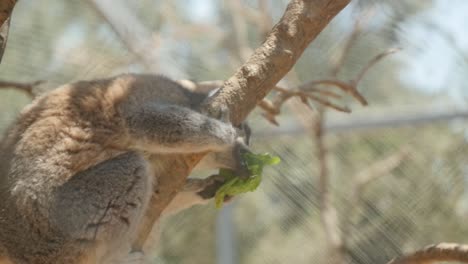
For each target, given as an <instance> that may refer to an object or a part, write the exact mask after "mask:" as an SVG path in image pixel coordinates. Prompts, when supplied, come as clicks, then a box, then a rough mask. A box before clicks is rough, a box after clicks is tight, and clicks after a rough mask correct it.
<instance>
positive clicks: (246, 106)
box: [132, 0, 350, 250]
mask: <svg viewBox="0 0 468 264" xmlns="http://www.w3.org/2000/svg"><path fill="white" fill-rule="evenodd" d="M349 1H350V0H314V1H311V0H292V1H291V2H290V3H289V5H288V7H287V9H286V11H285V13H284V15H283V17H282V18H281V19H280V21H279V22H278V24H276V25H275V27H274V28H273V29H272V31H271V33H270V34H269V36H268V37H267V39H266V41H265V42H264V43H263V44H262V46H261V47H259V48H258V49H257V50H255V52H254V53H253V54H252V56H251V57H250V58H249V60H248V61H247V62H246V63H245V64H244V65H243V66H242V67H240V68H239V69H238V70H237V71H236V73H235V74H234V75H233V76H232V77H231V78H229V79H228V80H227V81H225V82H224V83H223V86H222V87H221V89H220V91H219V92H217V93H216V94H215V95H214V96H213V97H210V98H209V100H208V101H206V102H205V103H204V106H203V108H204V109H203V110H204V111H205V112H206V113H208V114H210V115H212V116H217V115H218V114H217V113H219V111H220V110H221V109H222V108H223V107H228V108H229V110H230V113H232V114H231V116H230V117H231V121H232V123H233V124H234V125H239V124H240V123H241V122H242V121H243V120H244V119H245V118H246V116H247V115H248V114H249V113H250V111H251V110H252V109H253V108H255V106H256V105H257V103H258V102H259V101H261V100H262V99H263V98H264V97H265V95H266V94H267V93H268V92H269V91H270V90H271V89H272V87H274V86H275V85H276V83H277V82H278V81H279V80H281V78H283V76H284V75H285V74H286V73H287V72H288V71H289V70H290V69H291V68H292V67H293V65H294V64H295V63H296V61H297V60H298V59H299V57H300V55H301V54H302V52H303V51H304V50H305V48H306V47H307V46H308V45H309V43H310V42H312V41H313V40H314V39H315V38H316V37H317V35H318V34H319V33H320V32H321V31H322V30H323V29H324V28H325V27H326V26H327V25H328V23H329V22H330V21H331V19H332V18H333V17H335V15H336V14H338V13H339V12H340V11H341V10H342V9H343V8H344V7H345V6H347V5H348V3H349ZM205 154H206V153H198V154H192V155H179V154H175V155H162V156H160V157H157V158H158V161H159V163H160V164H161V168H160V169H161V172H162V173H161V175H163V176H161V177H160V179H158V180H159V182H158V186H157V189H156V190H155V191H154V192H153V197H152V198H151V201H150V204H149V206H148V209H147V212H146V215H145V217H144V219H143V222H142V225H141V226H140V229H139V234H138V237H137V239H136V241H134V243H133V246H132V248H133V250H141V249H142V248H143V245H144V243H145V241H146V239H147V237H148V235H149V233H150V231H151V228H152V227H153V224H154V223H155V222H156V221H157V220H158V218H159V216H160V214H161V212H162V211H163V210H164V208H165V207H166V206H167V205H168V204H169V202H170V201H171V200H172V199H173V198H174V196H175V195H176V193H177V192H178V191H180V190H181V189H182V187H183V185H184V183H185V180H186V178H187V177H188V175H189V174H190V172H191V170H192V169H193V167H194V166H195V165H196V164H197V163H198V162H199V161H200V160H201V159H202V158H203V156H204V155H205Z"/></svg>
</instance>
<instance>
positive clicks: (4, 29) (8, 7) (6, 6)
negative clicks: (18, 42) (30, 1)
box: [0, 0, 16, 62]
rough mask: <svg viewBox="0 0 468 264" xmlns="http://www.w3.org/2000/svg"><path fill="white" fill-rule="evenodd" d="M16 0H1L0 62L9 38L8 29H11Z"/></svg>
mask: <svg viewBox="0 0 468 264" xmlns="http://www.w3.org/2000/svg"><path fill="white" fill-rule="evenodd" d="M15 4H16V0H0V62H1V61H2V57H3V53H4V52H5V47H6V43H7V40H8V30H9V29H10V21H11V19H10V17H11V12H13V7H15Z"/></svg>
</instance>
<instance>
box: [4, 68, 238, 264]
mask: <svg viewBox="0 0 468 264" xmlns="http://www.w3.org/2000/svg"><path fill="white" fill-rule="evenodd" d="M204 97H205V95H201V94H198V93H194V92H190V91H188V90H186V89H184V88H183V87H182V86H180V85H178V84H177V83H175V82H173V81H171V80H169V79H167V78H165V77H161V76H155V75H137V74H125V75H121V76H117V77H114V78H110V79H103V80H95V81H84V82H77V83H74V84H69V85H65V86H62V87H59V88H57V89H56V90H54V91H51V92H49V93H48V94H45V95H44V96H42V97H40V98H38V99H36V100H35V101H34V102H33V103H32V104H30V105H29V106H27V107H26V108H25V109H24V110H23V112H22V113H21V115H20V117H19V118H18V120H17V121H16V123H15V124H14V125H13V126H12V127H11V128H10V130H9V132H8V134H7V136H6V137H5V139H4V141H3V142H2V145H1V149H0V150H1V155H2V159H1V160H0V184H1V189H0V210H1V214H0V263H2V264H3V263H18V264H26V263H27V264H46V263H55V264H65V263H67V264H75V263H76V264H79V263H116V262H117V261H123V262H119V263H125V262H126V260H125V259H128V263H130V262H131V263H136V262H135V261H138V259H141V258H140V256H139V255H138V254H137V255H135V254H133V255H129V256H127V254H128V253H129V249H130V244H129V243H130V241H132V238H133V237H134V236H135V233H136V232H135V230H136V227H137V226H138V224H139V221H140V219H141V217H142V215H143V213H144V211H145V208H146V206H147V203H148V200H149V197H150V195H151V192H152V188H153V185H155V184H156V183H157V178H158V171H157V166H151V164H150V161H149V160H148V159H147V157H148V154H165V153H169V154H170V153H194V152H201V151H213V152H217V154H213V155H211V157H208V158H207V159H206V160H207V161H208V163H209V164H211V166H216V167H230V168H239V166H240V163H239V160H238V158H239V155H237V154H238V153H237V152H236V149H237V147H234V146H237V145H238V143H237V141H236V138H237V137H238V136H239V134H238V131H237V130H236V129H235V128H234V127H233V126H232V125H231V124H229V123H228V122H227V120H217V119H213V118H210V117H208V116H206V115H203V114H201V113H199V112H197V111H196V109H197V108H198V106H199V104H200V103H201V102H202V100H203V98H204ZM224 118H225V117H224ZM153 182H154V183H153ZM194 182H197V181H194V180H191V181H189V182H188V183H187V184H188V186H187V188H185V189H184V191H183V192H181V194H180V195H179V196H177V197H176V198H175V199H174V202H173V203H172V204H171V205H170V206H169V209H167V212H166V211H165V212H164V213H165V214H170V213H174V212H177V211H179V210H182V209H184V208H187V207H189V206H191V205H193V204H198V203H203V202H204V201H205V199H203V198H201V197H200V196H199V195H197V193H198V192H199V191H200V190H202V189H203V188H204V187H206V186H208V185H210V184H212V179H208V180H206V181H199V182H197V184H198V185H197V184H195V185H194ZM187 197H188V198H187ZM116 253H121V255H119V254H116ZM8 261H9V262H8Z"/></svg>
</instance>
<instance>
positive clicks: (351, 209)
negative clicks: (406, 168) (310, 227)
mask: <svg viewBox="0 0 468 264" xmlns="http://www.w3.org/2000/svg"><path fill="white" fill-rule="evenodd" d="M408 155H409V148H408V147H407V146H404V147H402V148H401V149H399V150H398V151H396V152H395V153H393V154H391V155H389V156H388V157H385V158H384V159H381V160H378V161H376V162H374V163H373V164H371V165H370V166H368V167H366V168H365V169H363V170H362V171H360V172H359V173H357V174H356V175H355V176H354V177H353V181H354V182H353V184H352V185H351V188H350V190H351V191H350V192H351V194H350V196H349V202H348V204H347V206H346V209H345V211H344V212H343V214H342V215H343V217H342V221H341V235H342V237H343V240H344V244H345V245H346V244H347V240H348V237H349V232H350V228H349V227H350V225H351V219H352V218H353V216H354V214H355V212H356V209H357V208H359V205H360V201H361V197H362V194H363V193H364V189H365V187H366V186H368V184H369V183H370V182H372V181H374V180H376V179H378V178H379V177H382V176H385V175H388V174H389V173H390V172H391V171H392V170H394V169H395V168H397V167H398V166H399V165H400V164H401V162H402V161H403V160H404V159H405V158H406V157H407V156H408Z"/></svg>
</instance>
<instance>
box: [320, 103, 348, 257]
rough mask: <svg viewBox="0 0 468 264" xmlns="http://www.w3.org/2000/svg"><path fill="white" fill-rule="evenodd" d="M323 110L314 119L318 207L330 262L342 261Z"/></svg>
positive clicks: (341, 241) (342, 249) (340, 236)
mask: <svg viewBox="0 0 468 264" xmlns="http://www.w3.org/2000/svg"><path fill="white" fill-rule="evenodd" d="M323 125H324V112H323V109H320V110H319V112H318V114H317V115H316V117H315V121H314V127H313V128H314V141H315V144H316V152H317V159H318V166H319V209H320V219H321V222H322V226H323V229H324V231H325V234H326V238H327V245H328V250H329V251H330V252H329V253H330V255H329V257H330V259H329V261H331V263H344V261H345V259H344V258H345V255H344V254H343V252H344V250H345V247H344V238H343V236H342V235H341V232H340V230H339V221H338V213H337V210H336V207H335V206H333V204H332V201H331V194H330V190H329V185H330V182H329V181H330V177H329V169H328V150H327V148H326V145H325V139H324V136H325V134H324V129H323Z"/></svg>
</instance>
